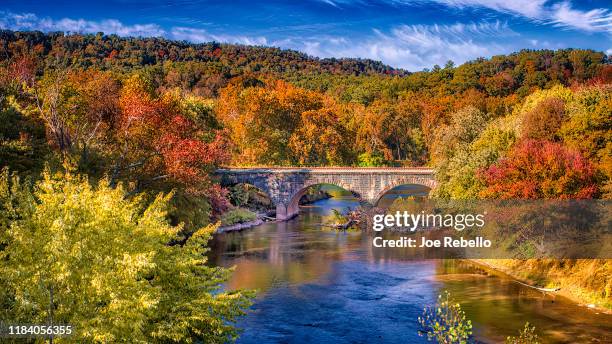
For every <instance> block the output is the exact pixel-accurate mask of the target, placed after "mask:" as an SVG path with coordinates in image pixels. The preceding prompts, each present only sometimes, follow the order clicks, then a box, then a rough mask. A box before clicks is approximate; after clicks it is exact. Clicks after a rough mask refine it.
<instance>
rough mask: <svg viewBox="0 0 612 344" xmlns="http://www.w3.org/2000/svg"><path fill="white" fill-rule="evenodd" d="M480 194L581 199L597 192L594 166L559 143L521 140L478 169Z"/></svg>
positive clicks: (492, 196) (592, 195)
mask: <svg viewBox="0 0 612 344" xmlns="http://www.w3.org/2000/svg"><path fill="white" fill-rule="evenodd" d="M479 177H480V178H481V179H482V180H483V182H484V184H485V188H484V189H483V190H482V191H481V193H480V195H481V196H482V197H486V198H502V199H537V198H545V199H555V198H559V199H583V198H593V197H594V196H595V195H596V194H597V186H596V178H595V169H594V167H593V166H592V165H591V164H590V163H589V162H588V160H586V159H585V158H584V157H583V156H581V155H580V153H579V152H578V151H576V150H572V149H569V148H566V147H564V146H562V145H561V144H559V143H553V142H548V141H539V140H525V141H523V142H521V143H519V144H517V145H516V146H515V147H514V148H513V149H512V150H511V151H510V152H509V154H508V156H507V157H506V158H504V159H502V160H500V161H499V162H498V163H497V164H494V165H492V166H491V167H489V168H488V169H486V170H483V171H481V172H480V174H479Z"/></svg>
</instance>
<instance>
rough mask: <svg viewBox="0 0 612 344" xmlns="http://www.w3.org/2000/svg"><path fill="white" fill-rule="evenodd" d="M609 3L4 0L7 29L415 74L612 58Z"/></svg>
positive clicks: (0, 12)
mask: <svg viewBox="0 0 612 344" xmlns="http://www.w3.org/2000/svg"><path fill="white" fill-rule="evenodd" d="M610 7H611V6H610V1H600V0H593V1H577V0H573V1H571V0H561V1H558V0H377V1H368V0H301V1H300V0H295V1H265V2H263V1H255V0H250V1H243V0H239V1H231V2H230V1H206V0H195V1H194V0H154V1H143V0H109V1H99V2H95V1H74V0H72V1H51V0H47V1H29V0H2V3H1V4H0V28H4V29H12V30H41V31H70V32H82V33H95V32H99V31H102V32H105V33H108V34H110V33H116V34H118V35H121V36H163V37H166V38H170V39H178V40H188V41H191V42H196V43H199V42H206V41H212V40H215V41H218V42H229V43H241V44H255V45H267V46H276V47H281V48H290V49H295V50H299V51H302V52H305V53H307V54H310V55H314V56H319V57H362V58H371V59H375V60H381V61H383V62H384V63H387V64H389V65H391V66H394V67H401V68H405V69H408V70H411V71H414V70H421V69H423V68H431V67H432V66H433V65H435V64H439V65H443V64H444V63H445V62H446V61H448V60H453V61H454V62H455V63H457V64H459V63H463V62H465V61H467V60H472V59H475V58H477V57H490V56H492V55H497V54H506V53H510V52H514V51H517V50H520V49H523V48H529V49H544V48H545V49H558V48H566V47H575V48H591V49H595V50H600V51H604V52H606V53H607V54H612V10H611V9H610Z"/></svg>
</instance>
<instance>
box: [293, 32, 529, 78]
mask: <svg viewBox="0 0 612 344" xmlns="http://www.w3.org/2000/svg"><path fill="white" fill-rule="evenodd" d="M516 35H517V34H516V33H515V32H514V31H512V30H511V29H510V28H509V27H508V25H507V24H505V23H501V22H492V23H487V22H483V23H469V24H463V23H457V24H453V25H401V26H397V27H394V28H393V29H391V30H390V31H389V32H382V31H380V30H373V35H372V36H371V37H369V38H367V39H362V40H359V41H353V40H349V39H346V38H338V37H335V36H317V37H312V38H309V39H306V40H302V39H300V40H298V39H294V40H290V41H287V40H285V41H283V43H284V46H285V47H289V48H293V49H297V50H301V51H304V52H306V53H307V54H310V55H314V56H319V57H362V58H370V59H374V60H380V61H383V62H384V63H387V64H390V65H392V66H396V67H402V68H406V69H408V70H421V69H423V68H429V67H431V66H433V65H434V64H438V65H444V64H445V63H446V62H447V61H448V60H453V61H454V62H456V63H463V62H465V61H467V60H471V59H475V58H477V57H481V56H490V55H492V54H498V53H504V52H507V50H508V49H506V48H505V47H502V46H499V45H497V44H495V43H491V40H490V39H491V37H514V36H516Z"/></svg>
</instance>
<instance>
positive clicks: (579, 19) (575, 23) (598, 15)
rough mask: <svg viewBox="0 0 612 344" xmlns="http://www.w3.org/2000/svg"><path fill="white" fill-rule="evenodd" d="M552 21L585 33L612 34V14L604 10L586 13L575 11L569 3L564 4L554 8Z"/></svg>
mask: <svg viewBox="0 0 612 344" xmlns="http://www.w3.org/2000/svg"><path fill="white" fill-rule="evenodd" d="M550 21H551V22H552V23H554V24H555V25H557V26H563V27H572V28H577V29H580V30H584V31H591V32H592V31H608V32H612V12H611V11H610V10H608V9H603V8H598V9H594V10H590V11H586V12H585V11H580V10H576V9H573V8H572V5H571V4H570V3H569V2H562V3H559V4H555V5H554V6H553V7H552V12H551V15H550Z"/></svg>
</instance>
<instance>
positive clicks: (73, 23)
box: [0, 11, 166, 36]
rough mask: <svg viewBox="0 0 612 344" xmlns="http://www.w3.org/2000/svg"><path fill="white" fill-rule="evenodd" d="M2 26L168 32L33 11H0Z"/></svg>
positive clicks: (151, 26)
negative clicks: (45, 15) (44, 14)
mask: <svg viewBox="0 0 612 344" xmlns="http://www.w3.org/2000/svg"><path fill="white" fill-rule="evenodd" d="M0 28H3V29H11V30H39V31H64V32H80V33H96V32H104V33H106V34H117V35H120V36H163V35H164V34H165V33H166V32H165V31H164V30H163V29H162V28H161V27H160V26H159V25H157V24H135V25H125V24H123V23H121V22H120V21H118V20H115V19H106V20H101V21H90V20H84V19H70V18H63V19H59V20H53V19H51V18H39V17H38V16H36V15H35V14H33V13H25V14H16V13H11V12H1V11H0Z"/></svg>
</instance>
